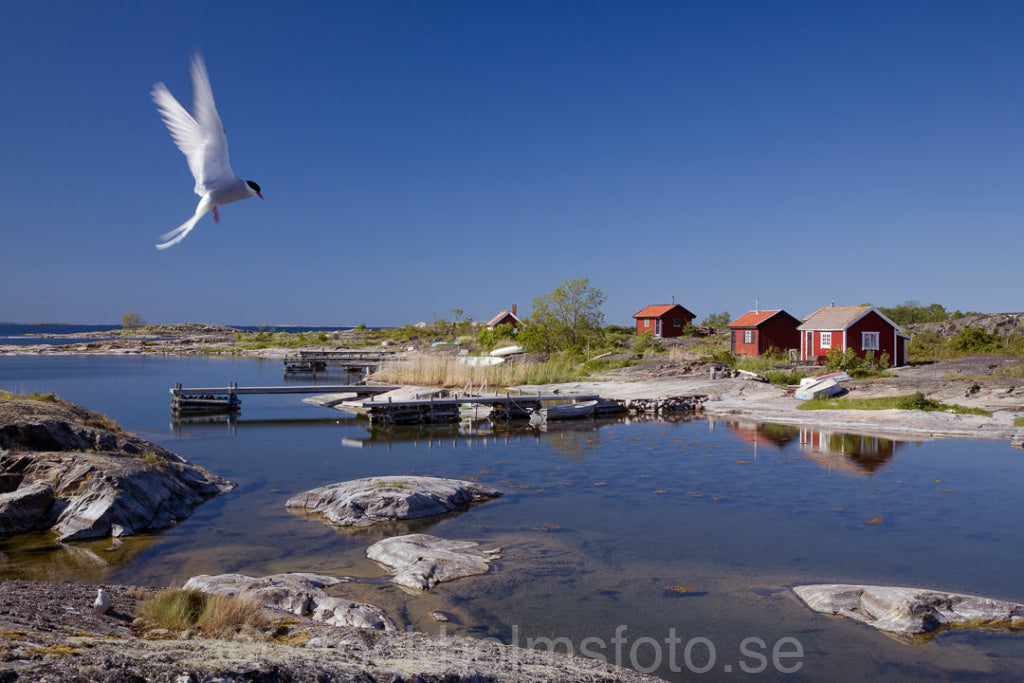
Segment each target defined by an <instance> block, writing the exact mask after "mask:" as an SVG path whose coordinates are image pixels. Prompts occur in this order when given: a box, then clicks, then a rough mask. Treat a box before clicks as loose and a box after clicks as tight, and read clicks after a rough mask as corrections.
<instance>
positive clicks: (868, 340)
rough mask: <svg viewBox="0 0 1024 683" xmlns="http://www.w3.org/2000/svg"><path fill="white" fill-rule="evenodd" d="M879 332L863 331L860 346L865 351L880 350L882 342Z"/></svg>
mask: <svg viewBox="0 0 1024 683" xmlns="http://www.w3.org/2000/svg"><path fill="white" fill-rule="evenodd" d="M880 337H881V335H880V334H879V333H878V332H861V333H860V348H861V349H862V350H864V351H878V349H879V344H880V342H881V339H880Z"/></svg>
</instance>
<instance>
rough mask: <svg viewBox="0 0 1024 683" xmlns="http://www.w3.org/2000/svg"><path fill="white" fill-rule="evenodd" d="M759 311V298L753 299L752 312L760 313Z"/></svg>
mask: <svg viewBox="0 0 1024 683" xmlns="http://www.w3.org/2000/svg"><path fill="white" fill-rule="evenodd" d="M760 312H761V300H760V299H754V313H760Z"/></svg>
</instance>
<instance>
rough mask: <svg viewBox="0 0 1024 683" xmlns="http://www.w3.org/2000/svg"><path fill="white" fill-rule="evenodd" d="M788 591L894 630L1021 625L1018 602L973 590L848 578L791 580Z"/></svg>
mask: <svg viewBox="0 0 1024 683" xmlns="http://www.w3.org/2000/svg"><path fill="white" fill-rule="evenodd" d="M793 592H794V593H796V594H797V595H798V596H799V597H800V599H801V600H803V601H804V602H805V603H807V605H808V606H809V607H810V608H811V609H813V610H815V611H817V612H821V613H822V614H836V615H839V616H843V617H847V618H849V619H854V620H856V621H859V622H861V623H863V624H867V625H869V626H873V627H874V628H877V629H879V630H881V631H886V632H888V633H897V634H900V635H908V636H909V635H921V634H926V633H931V632H932V631H935V630H938V629H940V628H954V627H970V626H984V627H993V626H995V627H1005V628H1011V629H1017V628H1024V605H1021V604H1018V603H1014V602H1005V601H1002V600H992V599H990V598H981V597H977V596H974V595H962V594H960V593H946V592H942V591H934V590H927V589H924V588H901V587H894V586H858V585H851V584H811V585H806V586H796V587H795V588H793Z"/></svg>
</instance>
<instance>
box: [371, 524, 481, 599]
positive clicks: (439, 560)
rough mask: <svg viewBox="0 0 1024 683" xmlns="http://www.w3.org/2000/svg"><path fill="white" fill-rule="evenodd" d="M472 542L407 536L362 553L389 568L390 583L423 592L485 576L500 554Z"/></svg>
mask: <svg viewBox="0 0 1024 683" xmlns="http://www.w3.org/2000/svg"><path fill="white" fill-rule="evenodd" d="M479 545H480V544H479V543H475V542H473V541H450V540H448V539H445V538H439V537H438V536H431V535H429V534H409V535H407V536H395V537H393V538H386V539H384V540H383V541H378V542H376V543H374V544H373V545H371V546H370V547H369V548H367V549H366V556H367V557H368V558H370V559H371V560H373V561H374V562H379V563H380V564H382V565H384V566H386V567H390V568H391V570H392V572H393V573H394V576H393V577H392V578H391V582H392V583H396V584H398V585H400V586H405V587H406V588H412V589H414V590H421V591H425V590H428V589H430V588H431V587H433V586H434V585H435V584H438V583H441V582H442V581H451V580H453V579H458V578H462V577H463V576H473V575H474V574H486V573H487V572H488V570H489V569H490V564H491V562H493V561H494V560H496V559H498V558H499V557H500V556H501V555H500V553H501V550H500V549H498V548H496V549H493V550H483V551H481V550H478V546H479Z"/></svg>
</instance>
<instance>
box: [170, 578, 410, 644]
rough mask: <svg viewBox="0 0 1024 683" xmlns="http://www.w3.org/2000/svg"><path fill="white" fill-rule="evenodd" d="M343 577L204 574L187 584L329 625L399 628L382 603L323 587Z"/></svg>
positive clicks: (389, 629) (186, 587)
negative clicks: (348, 597)
mask: <svg viewBox="0 0 1024 683" xmlns="http://www.w3.org/2000/svg"><path fill="white" fill-rule="evenodd" d="M343 581H344V579H339V578H336V577H332V576H324V575H322V574H306V573H295V574H274V575H272V576H264V577H260V578H257V577H252V576H246V575H244V574H219V575H217V576H211V575H209V574H201V575H199V576H193V577H192V578H191V579H189V580H188V581H187V582H186V583H185V586H184V588H185V589H187V590H198V591H202V592H203V593H207V594H210V595H217V594H221V595H231V596H238V597H248V598H252V599H253V600H256V602H258V603H259V604H260V605H261V606H263V607H265V608H267V609H271V610H277V611H280V612H289V613H291V614H294V615H295V616H298V617H304V618H307V619H311V620H312V621H314V622H317V623H321V624H327V625H329V626H354V627H356V628H371V629H374V630H377V631H397V630H398V627H397V626H396V625H395V622H394V621H392V620H391V618H390V617H388V615H387V614H385V613H384V610H382V609H380V608H379V607H376V606H374V605H368V604H366V603H361V602H352V601H351V600H346V599H344V598H337V597H333V596H330V595H327V592H326V591H325V590H324V588H326V587H327V586H333V585H335V584H338V583H342V582H343Z"/></svg>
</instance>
